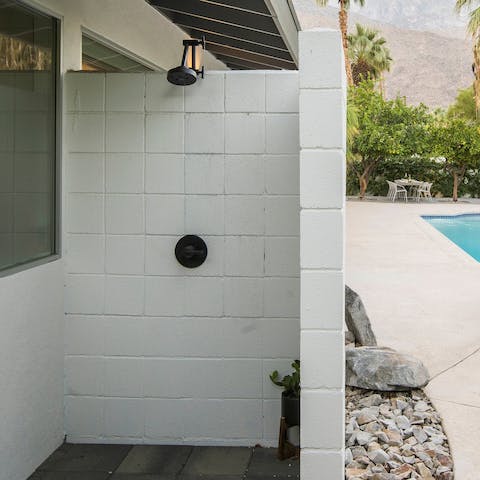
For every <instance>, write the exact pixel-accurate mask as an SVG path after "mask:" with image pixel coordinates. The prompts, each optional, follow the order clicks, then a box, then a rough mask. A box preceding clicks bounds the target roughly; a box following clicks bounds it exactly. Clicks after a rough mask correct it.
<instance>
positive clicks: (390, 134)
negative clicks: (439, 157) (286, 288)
mask: <svg viewBox="0 0 480 480" xmlns="http://www.w3.org/2000/svg"><path fill="white" fill-rule="evenodd" d="M350 101H351V102H352V103H353V105H354V106H355V108H356V111H357V115H358V133H357V135H355V137H354V139H353V141H352V144H351V155H350V163H349V168H351V169H353V170H354V171H355V174H356V175H357V178H358V182H359V186H360V198H364V197H365V193H366V191H367V188H368V182H369V180H370V178H371V176H372V174H373V173H374V171H375V169H376V168H377V167H378V165H379V164H380V163H381V162H382V161H383V160H385V159H387V158H392V157H404V158H406V157H409V156H413V155H423V154H424V153H425V152H427V151H429V150H430V146H429V136H428V126H429V124H430V123H431V121H432V117H431V115H430V114H429V112H428V109H427V107H425V106H424V105H419V106H417V107H412V106H408V105H407V104H406V103H405V101H404V100H403V99H401V98H397V99H395V100H385V99H384V98H383V96H382V95H381V94H380V93H379V92H378V91H377V90H376V89H375V85H374V83H373V81H365V82H362V83H360V85H359V86H358V87H356V88H354V89H352V90H351V93H350Z"/></svg>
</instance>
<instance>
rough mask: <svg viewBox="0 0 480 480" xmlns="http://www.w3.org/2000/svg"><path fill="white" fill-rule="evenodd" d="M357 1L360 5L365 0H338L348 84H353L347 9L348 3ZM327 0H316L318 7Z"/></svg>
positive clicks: (324, 4) (326, 3) (323, 5)
mask: <svg viewBox="0 0 480 480" xmlns="http://www.w3.org/2000/svg"><path fill="white" fill-rule="evenodd" d="M352 2H353V3H358V4H359V5H360V6H361V7H363V6H364V5H365V0H338V7H339V9H340V10H339V12H338V24H339V27H340V32H341V33H342V44H343V53H344V56H345V72H346V74H347V81H348V85H353V76H352V66H351V65H350V60H349V58H350V57H349V55H348V9H349V8H350V3H352ZM328 3H329V0H317V4H318V5H319V6H320V7H326V6H327V5H328Z"/></svg>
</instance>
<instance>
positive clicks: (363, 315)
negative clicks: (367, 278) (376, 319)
mask: <svg viewBox="0 0 480 480" xmlns="http://www.w3.org/2000/svg"><path fill="white" fill-rule="evenodd" d="M345 323H346V324H347V328H348V330H349V331H350V332H352V333H353V335H354V336H355V341H356V343H357V344H359V345H364V346H375V345H377V339H376V338H375V334H374V333H373V330H372V326H371V324H370V319H369V318H368V315H367V311H366V310H365V306H364V305H363V302H362V299H361V298H360V295H358V293H356V292H354V291H353V290H352V289H351V288H350V287H349V286H348V285H345Z"/></svg>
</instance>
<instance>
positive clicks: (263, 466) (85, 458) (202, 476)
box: [28, 443, 300, 480]
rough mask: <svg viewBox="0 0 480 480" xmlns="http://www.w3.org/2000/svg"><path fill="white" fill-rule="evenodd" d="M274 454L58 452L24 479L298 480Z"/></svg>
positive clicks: (67, 447) (128, 449)
mask: <svg viewBox="0 0 480 480" xmlns="http://www.w3.org/2000/svg"><path fill="white" fill-rule="evenodd" d="M276 453H277V451H276V449H273V448H245V447H190V446H163V445H162V446H157V445H135V446H132V445H93V444H88V445H74V444H67V443H66V444H63V445H62V446H61V447H59V448H58V449H57V450H56V451H55V452H54V453H53V454H52V455H51V456H50V457H49V458H48V459H47V460H45V462H44V463H43V464H42V465H41V466H40V467H39V468H38V469H37V471H36V472H35V473H34V474H33V475H32V476H31V477H30V478H29V479H28V480H107V479H108V480H268V479H275V480H287V479H292V480H293V479H298V478H300V474H299V471H300V465H299V461H298V460H285V461H283V462H281V461H279V460H277V457H276Z"/></svg>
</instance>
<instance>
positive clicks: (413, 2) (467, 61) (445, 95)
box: [294, 0, 473, 108]
mask: <svg viewBox="0 0 480 480" xmlns="http://www.w3.org/2000/svg"><path fill="white" fill-rule="evenodd" d="M335 3H336V2H335V1H333V2H332V5H335ZM454 4H455V1H454V0H408V2H405V0H403V1H402V0H366V2H365V6H364V7H363V8H359V7H358V6H355V4H353V5H352V9H351V11H350V16H349V18H350V24H349V28H353V27H354V25H355V23H361V24H362V25H368V26H370V27H373V28H375V29H377V30H379V31H380V34H381V35H382V36H384V37H385V39H386V40H387V43H388V46H389V48H390V50H391V56H392V58H393V65H392V69H391V71H390V72H389V73H387V74H386V75H385V86H386V94H387V97H389V98H392V97H395V96H396V95H400V96H402V97H405V98H406V100H407V101H408V102H409V103H411V104H417V103H420V102H423V103H425V104H426V105H428V106H430V107H432V108H436V107H447V106H448V105H450V104H451V103H452V102H453V101H454V100H455V97H456V95H457V92H458V90H459V89H461V88H466V87H467V86H469V85H471V83H472V81H473V75H472V69H471V65H472V48H471V40H470V38H469V37H468V35H467V34H466V31H465V26H466V23H467V18H466V16H465V15H463V16H459V15H457V14H456V13H455V12H454ZM294 5H295V10H296V11H297V14H298V17H299V20H300V23H301V26H302V28H303V29H307V28H315V27H326V28H338V9H337V8H335V7H333V6H331V7H325V8H319V7H318V6H317V5H316V4H315V1H314V0H294Z"/></svg>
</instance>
